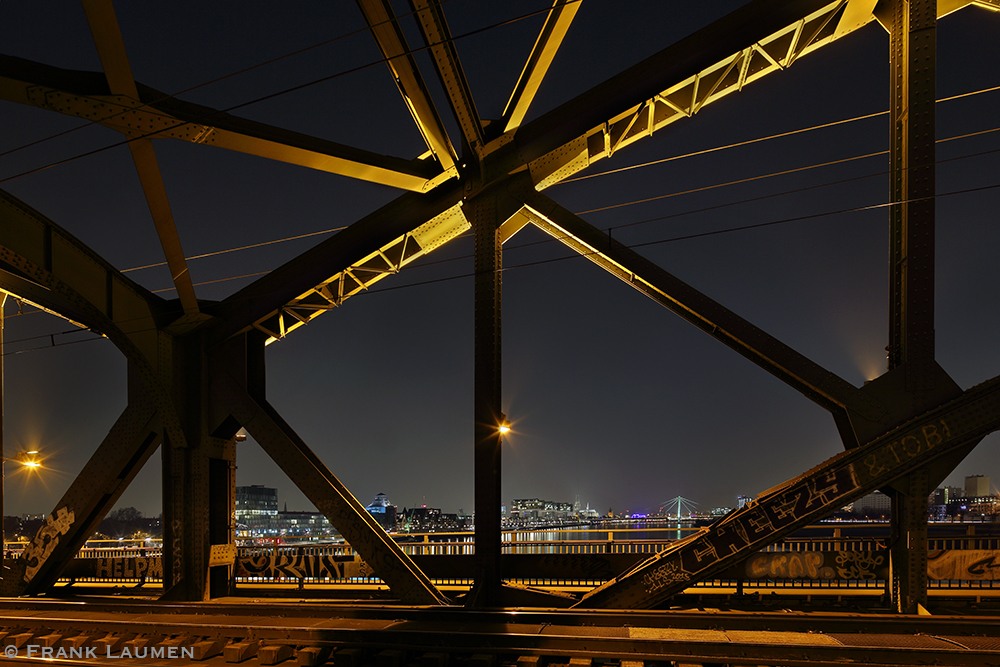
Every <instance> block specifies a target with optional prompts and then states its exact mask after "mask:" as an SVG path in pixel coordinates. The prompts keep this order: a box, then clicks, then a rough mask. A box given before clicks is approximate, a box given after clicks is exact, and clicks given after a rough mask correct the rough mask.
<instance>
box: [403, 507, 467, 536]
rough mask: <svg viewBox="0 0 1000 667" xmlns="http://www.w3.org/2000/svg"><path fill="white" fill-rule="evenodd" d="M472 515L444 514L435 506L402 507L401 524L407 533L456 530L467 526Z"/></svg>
mask: <svg viewBox="0 0 1000 667" xmlns="http://www.w3.org/2000/svg"><path fill="white" fill-rule="evenodd" d="M471 520H472V517H469V516H459V515H457V514H445V513H444V512H442V511H441V510H440V509H438V508H437V507H426V506H424V507H414V508H412V509H406V508H405V507H404V508H403V518H402V521H401V523H402V526H403V530H405V531H406V532H408V533H442V532H457V531H462V530H466V529H468V528H469V525H470V523H471Z"/></svg>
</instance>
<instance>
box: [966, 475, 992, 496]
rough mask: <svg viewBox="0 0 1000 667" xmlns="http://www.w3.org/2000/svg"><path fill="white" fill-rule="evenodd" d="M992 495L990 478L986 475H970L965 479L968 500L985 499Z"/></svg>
mask: <svg viewBox="0 0 1000 667" xmlns="http://www.w3.org/2000/svg"><path fill="white" fill-rule="evenodd" d="M989 495H990V478H989V477H988V476H986V475H970V476H967V477H966V478H965V497H966V498H985V497H986V496H989Z"/></svg>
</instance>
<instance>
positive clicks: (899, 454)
mask: <svg viewBox="0 0 1000 667" xmlns="http://www.w3.org/2000/svg"><path fill="white" fill-rule="evenodd" d="M950 439H951V429H949V428H948V424H947V422H945V420H943V419H941V420H938V421H936V422H934V423H931V424H925V425H924V426H921V427H920V428H916V429H913V430H912V431H910V432H909V433H907V434H906V435H904V436H903V437H901V438H899V439H897V440H893V441H892V442H890V443H888V444H886V445H883V446H882V447H879V448H878V451H875V452H873V453H871V454H869V455H868V456H866V457H865V459H864V468H862V470H863V471H864V472H865V473H866V474H867V476H868V478H869V479H874V478H876V477H879V476H881V475H883V474H884V473H886V472H888V471H890V470H892V469H893V468H896V467H898V466H900V465H901V464H904V463H907V462H908V461H910V460H912V459H915V458H916V457H918V456H920V455H921V454H924V453H926V452H929V451H930V450H932V449H934V448H935V447H937V446H938V445H940V444H941V443H943V442H945V441H946V440H950Z"/></svg>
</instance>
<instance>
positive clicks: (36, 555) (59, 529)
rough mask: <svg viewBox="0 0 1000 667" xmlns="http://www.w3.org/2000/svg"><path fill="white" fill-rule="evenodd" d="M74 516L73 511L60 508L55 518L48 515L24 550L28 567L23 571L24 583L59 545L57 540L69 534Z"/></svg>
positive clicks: (31, 577) (32, 576) (30, 578)
mask: <svg viewBox="0 0 1000 667" xmlns="http://www.w3.org/2000/svg"><path fill="white" fill-rule="evenodd" d="M75 519H76V515H75V514H74V513H73V510H70V509H67V508H65V507H60V508H59V510H58V511H57V512H56V514H55V516H53V515H51V514H50V515H49V516H48V518H47V519H46V521H45V525H44V526H42V528H41V530H39V531H38V534H37V535H35V539H34V540H32V541H31V543H30V544H29V545H28V546H27V547H26V548H25V550H24V558H25V559H27V562H28V566H27V568H26V569H25V571H24V581H26V582H29V581H31V580H32V579H33V578H34V576H35V573H36V572H38V570H39V568H41V567H42V564H43V563H45V561H46V560H48V558H49V556H51V555H52V552H53V551H54V550H55V548H56V547H57V546H58V545H59V538H60V537H62V536H63V535H65V534H66V533H68V532H69V529H70V528H71V527H72V526H73V521H74V520H75Z"/></svg>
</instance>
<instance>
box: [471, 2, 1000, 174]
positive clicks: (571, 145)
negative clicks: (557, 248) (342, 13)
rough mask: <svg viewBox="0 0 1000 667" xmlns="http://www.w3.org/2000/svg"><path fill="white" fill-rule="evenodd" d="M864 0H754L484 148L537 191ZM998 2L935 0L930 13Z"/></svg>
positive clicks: (796, 52)
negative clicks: (525, 169)
mask: <svg viewBox="0 0 1000 667" xmlns="http://www.w3.org/2000/svg"><path fill="white" fill-rule="evenodd" d="M872 4H873V3H872V2H871V0H755V1H754V2H751V3H749V4H747V5H744V6H743V7H741V8H740V9H738V10H737V11H735V12H733V13H731V14H729V15H728V16H725V17H723V18H722V19H720V20H718V21H716V22H715V23H713V24H711V25H709V26H707V27H705V28H703V29H701V30H699V31H698V32H695V33H694V34H692V35H690V36H689V37H687V38H685V39H683V40H681V41H679V42H677V43H675V44H673V45H671V46H669V47H667V48H666V49H664V50H662V51H660V52H659V53H657V54H655V55H653V56H651V57H650V58H647V59H646V60H644V61H642V62H641V63H638V64H637V65H634V66H633V67H631V68H629V69H627V70H625V71H623V72H621V73H619V74H618V75H616V76H614V77H612V78H611V79H608V80H607V81H605V82H604V83H601V84H599V85H597V86H595V87H594V88H591V89H590V90H588V91H587V92H585V93H582V94H581V95H579V96H577V97H576V98H574V99H572V100H570V101H568V102H566V103H564V104H562V105H560V106H559V107H556V108H555V109H552V110H551V111H549V112H547V113H545V114H543V115H542V116H540V117H538V118H536V119H535V120H533V121H531V122H530V123H528V124H526V125H524V126H522V127H521V128H520V129H518V130H517V132H516V133H515V134H514V136H513V137H511V136H509V135H504V136H503V137H502V138H500V139H497V140H494V141H492V142H490V144H488V145H487V151H488V152H495V156H494V161H495V162H496V163H497V166H496V167H495V168H496V169H498V170H503V171H507V172H508V173H513V172H514V171H515V170H516V169H517V168H519V167H520V166H521V165H522V164H523V163H525V162H527V163H528V165H529V170H530V172H531V175H532V179H533V181H534V182H535V184H536V185H537V187H538V189H539V190H543V189H545V188H547V187H549V186H551V185H554V184H555V183H558V182H560V181H562V180H564V179H566V178H569V177H570V176H572V175H573V174H575V173H577V172H579V171H580V170H582V169H585V168H587V167H588V166H590V165H591V164H593V163H594V162H596V161H597V160H600V159H602V158H606V157H610V156H612V155H613V154H614V153H615V152H616V151H618V150H620V149H621V148H624V147H626V146H628V145H630V144H632V143H634V142H636V141H639V140H640V139H642V138H643V137H648V136H651V135H652V134H653V133H654V132H656V131H659V130H660V129H662V128H664V127H666V126H667V125H670V124H671V123H674V122H676V121H678V120H681V119H683V118H690V117H691V116H693V115H695V114H696V113H698V112H699V111H701V109H702V108H704V107H705V106H706V105H708V104H711V103H714V102H716V101H718V100H720V99H722V98H723V97H725V96H727V95H729V94H731V93H734V92H737V91H739V90H741V89H742V88H743V87H744V86H746V85H748V84H750V83H752V82H754V81H757V80H758V79H760V78H761V77H763V76H766V75H768V74H770V73H772V72H777V71H780V70H785V69H787V68H788V67H790V66H791V65H792V64H794V63H795V62H797V61H798V60H799V59H800V58H802V57H803V56H805V55H808V54H810V53H812V52H814V51H816V50H818V49H820V48H822V47H824V46H826V45H828V44H831V43H832V42H834V41H835V40H837V39H839V38H840V37H843V36H844V35H847V34H849V33H851V32H853V31H855V30H857V29H859V28H862V27H864V26H865V25H867V24H869V23H871V22H872V21H873V20H874V18H875V17H874V16H873V15H872V13H871V12H872ZM967 6H977V7H982V8H985V9H990V10H993V11H1000V0H974V1H973V2H970V1H969V0H941V1H940V2H939V3H938V4H937V11H938V16H942V15H944V14H948V13H951V12H953V11H955V10H957V9H961V8H962V7H967Z"/></svg>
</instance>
